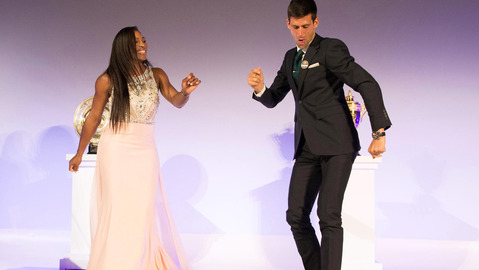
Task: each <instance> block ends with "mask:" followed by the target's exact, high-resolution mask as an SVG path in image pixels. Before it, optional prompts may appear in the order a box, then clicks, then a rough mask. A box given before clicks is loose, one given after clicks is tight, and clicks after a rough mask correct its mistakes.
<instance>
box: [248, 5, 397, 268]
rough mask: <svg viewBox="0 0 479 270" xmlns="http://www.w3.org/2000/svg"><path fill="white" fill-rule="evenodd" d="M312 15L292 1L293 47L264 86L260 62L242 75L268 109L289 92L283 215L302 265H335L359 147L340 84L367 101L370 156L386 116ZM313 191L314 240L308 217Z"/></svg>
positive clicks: (381, 141) (377, 96)
mask: <svg viewBox="0 0 479 270" xmlns="http://www.w3.org/2000/svg"><path fill="white" fill-rule="evenodd" d="M318 21H319V20H318V18H317V7H316V4H315V3H314V1H313V0H293V1H291V3H290V4H289V6H288V19H287V20H286V22H287V26H288V28H289V30H290V31H291V35H292V36H293V39H294V41H295V43H296V48H293V49H291V50H289V51H288V52H287V53H286V55H285V57H284V60H283V64H282V66H281V68H280V70H279V71H278V73H277V75H276V78H275V79H274V82H273V84H272V85H271V87H269V88H266V87H265V85H264V78H263V73H262V71H261V68H259V67H258V68H256V69H253V70H252V71H251V72H250V73H249V75H248V84H249V85H250V86H251V87H252V88H253V90H254V94H253V99H255V100H257V101H259V102H261V103H262V104H263V105H265V106H266V107H268V108H273V107H274V106H276V104H278V103H279V102H281V100H283V98H284V97H285V96H286V94H287V93H288V92H289V91H290V90H291V89H292V91H293V95H294V100H295V103H296V112H295V118H294V119H295V155H294V158H295V160H296V161H295V164H294V167H293V172H292V175H291V182H290V187H289V194H288V210H287V211H286V219H287V222H288V224H289V225H290V226H291V230H292V232H293V236H294V240H295V242H296V246H297V248H298V252H299V254H300V255H301V258H302V260H303V265H304V267H305V269H307V270H313V269H314V270H318V269H322V270H339V269H341V260H342V245H343V228H342V221H341V208H342V202H343V197H344V192H345V190H346V185H347V182H348V179H349V175H350V173H351V168H352V165H353V162H354V159H355V157H356V156H357V153H358V151H359V149H360V146H359V139H358V134H357V131H356V128H355V126H354V123H353V121H352V117H351V115H350V112H349V109H348V106H347V103H346V100H345V96H344V90H343V85H344V83H346V84H347V85H349V86H350V87H351V88H353V89H354V90H356V91H357V92H359V93H360V94H361V96H362V97H363V100H364V102H365V104H366V108H367V110H368V114H369V118H370V120H371V126H372V130H373V140H372V142H371V145H370V146H369V149H368V151H369V153H371V155H372V156H373V158H377V157H381V155H382V153H384V152H385V151H386V148H385V140H386V139H385V132H384V131H385V130H386V129H388V128H389V127H390V126H391V122H390V120H389V117H388V115H387V113H386V110H385V108H384V104H383V99H382V94H381V89H380V88H379V85H378V83H377V82H376V81H375V80H374V78H373V77H372V76H371V75H370V74H369V73H368V72H367V71H366V70H364V69H363V68H362V67H361V66H359V65H358V64H357V63H355V61H354V58H353V57H352V56H351V55H350V54H349V51H348V48H347V47H346V45H345V44H344V43H343V42H342V41H340V40H338V39H330V38H323V37H321V36H319V35H317V34H316V32H315V30H316V28H317V26H318ZM318 194H319V196H318ZM316 197H318V213H317V214H318V217H319V220H320V221H319V225H320V230H321V245H320V244H319V241H318V239H317V237H316V234H315V231H314V229H313V227H312V225H311V222H310V214H311V209H312V207H313V204H314V202H315V200H316Z"/></svg>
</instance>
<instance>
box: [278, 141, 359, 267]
mask: <svg viewBox="0 0 479 270" xmlns="http://www.w3.org/2000/svg"><path fill="white" fill-rule="evenodd" d="M300 151H301V152H300V153H299V155H298V156H297V157H296V162H295V164H294V167H293V172H292V175H291V182H290V187H289V195H288V210H287V211H286V220H287V221H288V223H289V225H290V226H291V231H292V232H293V237H294V240H295V242H296V246H297V248H298V252H299V254H300V255H301V259H302V260H303V265H304V268H305V269H306V270H340V269H341V260H342V252H343V228H342V226H341V225H342V220H341V208H342V204H343V197H344V192H345V190H346V185H347V183H348V180H349V176H350V174H351V168H352V165H353V162H354V159H355V158H356V156H357V153H351V154H345V155H335V156H321V155H320V156H318V155H315V154H313V153H312V152H311V150H310V149H309V147H308V145H307V143H306V141H305V140H304V137H303V138H302V139H301V143H300ZM318 194H319V196H318ZM316 197H317V198H318V213H317V214H318V217H319V227H320V230H321V245H320V244H319V242H318V238H317V237H316V233H315V230H314V228H313V226H312V225H311V221H310V214H311V210H312V208H313V205H314V202H315V200H316Z"/></svg>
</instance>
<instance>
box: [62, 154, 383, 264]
mask: <svg viewBox="0 0 479 270" xmlns="http://www.w3.org/2000/svg"><path fill="white" fill-rule="evenodd" d="M72 156H73V155H67V160H69V159H70V158H71V157H72ZM95 162H96V155H85V156H84V157H83V161H82V164H81V166H80V169H79V171H78V172H77V173H73V174H72V175H73V177H72V181H73V184H72V189H73V190H72V222H71V223H72V229H71V245H70V249H71V250H70V254H68V255H67V256H66V257H65V258H63V259H61V260H60V270H67V269H86V266H87V263H88V256H89V252H90V242H91V240H90V223H89V205H90V192H91V185H92V180H93V176H94V172H95ZM380 162H381V159H372V158H371V157H369V156H368V157H366V156H358V157H357V158H356V161H355V163H354V166H353V170H352V173H351V177H350V179H349V183H348V187H347V189H346V194H345V197H344V203H343V227H344V249H343V266H342V269H343V270H382V265H381V264H379V263H376V262H375V241H374V222H375V215H374V212H375V203H374V175H375V170H376V169H377V168H378V165H379V163H380ZM313 214H314V213H313ZM181 237H182V240H183V243H184V247H185V251H186V253H187V255H188V253H189V252H188V251H189V250H193V249H195V247H201V246H203V247H204V246H208V247H209V248H208V250H204V251H203V252H202V253H203V255H202V258H196V260H195V261H193V262H192V265H193V267H194V269H196V270H203V269H205V270H206V269H208V270H210V269H215V268H217V267H221V269H226V270H228V269H231V270H233V269H248V270H255V269H258V270H259V269H262V270H269V269H271V270H278V269H288V270H289V269H302V264H301V260H300V259H299V255H298V254H297V251H296V247H295V245H294V240H293V239H292V236H284V235H278V236H271V235H249V236H247V235H217V234H204V235H203V234H202V235H193V234H188V235H181ZM205 243H206V244H205ZM238 245H239V246H244V247H249V248H248V250H249V251H254V252H253V253H252V254H250V255H248V250H245V251H244V253H242V254H237V255H234V254H235V252H232V251H234V250H236V248H237V247H238ZM260 247H263V248H265V247H268V249H269V250H272V252H273V253H277V254H279V255H278V258H277V259H276V260H279V261H281V262H282V263H281V265H282V266H281V267H280V268H278V265H272V264H271V261H270V259H269V258H266V256H265V255H264V254H263V253H262V251H261V250H262V248H260ZM195 253H197V252H195ZM270 255H271V254H270ZM245 260H246V262H245ZM248 260H250V261H249V262H247V261H248ZM244 267H247V268H244Z"/></svg>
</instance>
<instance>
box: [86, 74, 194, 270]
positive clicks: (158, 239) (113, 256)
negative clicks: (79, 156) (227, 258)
mask: <svg viewBox="0 0 479 270" xmlns="http://www.w3.org/2000/svg"><path fill="white" fill-rule="evenodd" d="M136 78H137V80H135V81H136V83H131V84H130V85H129V93H130V122H129V123H128V125H127V127H126V128H125V129H122V130H121V131H120V132H118V133H114V132H113V131H112V129H110V128H107V129H105V130H104V132H103V134H102V137H101V139H100V142H99V145H98V154H97V166H96V172H95V179H94V183H93V188H92V199H91V209H90V210H91V214H90V216H91V232H92V245H91V252H90V260H89V262H88V267H87V269H88V270H152V269H158V270H159V269H182V270H183V269H191V267H190V265H189V263H188V261H187V259H186V256H185V255H184V252H183V249H182V246H181V243H180V240H179V237H178V233H177V232H176V229H175V225H174V222H173V218H172V216H171V214H170V211H169V206H168V201H167V197H166V193H165V190H164V186H163V182H162V180H161V177H160V170H159V161H158V153H157V148H156V143H155V138H154V124H153V121H154V117H155V115H156V111H157V108H158V104H159V99H158V89H157V86H156V83H155V79H154V77H153V73H152V70H151V68H147V70H146V71H145V73H144V74H143V75H142V76H138V77H136ZM112 96H113V95H112Z"/></svg>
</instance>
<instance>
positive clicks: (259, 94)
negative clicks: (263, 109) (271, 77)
mask: <svg viewBox="0 0 479 270" xmlns="http://www.w3.org/2000/svg"><path fill="white" fill-rule="evenodd" d="M264 91H266V85H264V86H263V90H261V92H259V93H258V94H256V92H255V91H253V94H254V95H255V96H256V97H261V96H262V95H263V94H264Z"/></svg>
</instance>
